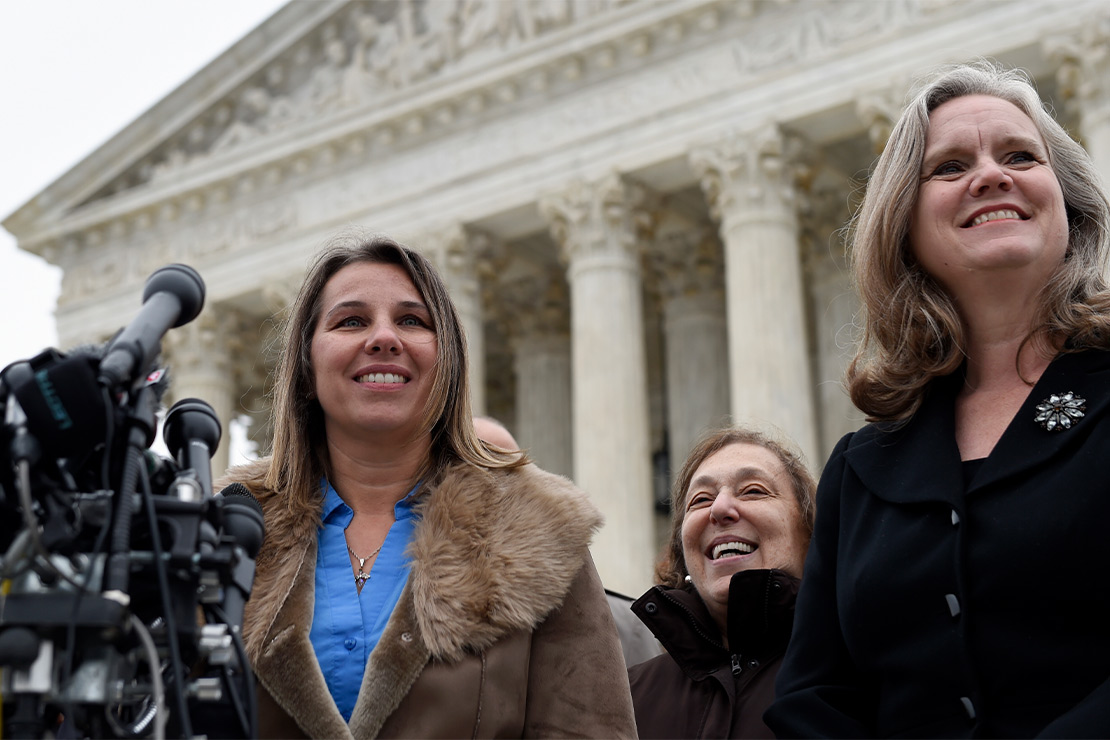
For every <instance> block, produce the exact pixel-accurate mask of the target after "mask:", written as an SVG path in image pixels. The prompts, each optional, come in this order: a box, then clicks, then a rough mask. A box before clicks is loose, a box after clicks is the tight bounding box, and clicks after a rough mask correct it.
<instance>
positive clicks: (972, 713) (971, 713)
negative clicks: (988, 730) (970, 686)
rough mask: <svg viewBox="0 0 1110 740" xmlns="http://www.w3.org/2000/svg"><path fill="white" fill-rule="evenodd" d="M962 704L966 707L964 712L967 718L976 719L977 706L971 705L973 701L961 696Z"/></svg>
mask: <svg viewBox="0 0 1110 740" xmlns="http://www.w3.org/2000/svg"><path fill="white" fill-rule="evenodd" d="M960 703H961V704H963V705H964V711H965V712H967V718H968V719H975V705H974V704H972V703H971V699H969V698H968V697H966V696H961V697H960Z"/></svg>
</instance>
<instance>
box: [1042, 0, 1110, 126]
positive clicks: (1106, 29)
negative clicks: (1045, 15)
mask: <svg viewBox="0 0 1110 740" xmlns="http://www.w3.org/2000/svg"><path fill="white" fill-rule="evenodd" d="M1042 45H1043V48H1044V51H1045V55H1046V56H1048V58H1049V59H1051V60H1052V61H1053V62H1054V63H1055V64H1056V65H1057V67H1056V84H1057V89H1058V91H1059V94H1060V97H1061V98H1063V100H1064V106H1065V108H1066V109H1067V112H1068V113H1069V114H1071V115H1074V116H1076V117H1077V118H1079V119H1080V120H1081V121H1082V122H1083V125H1084V127H1086V126H1088V125H1092V124H1094V123H1095V121H1092V120H1091V119H1092V118H1097V119H1098V123H1099V124H1101V123H1104V122H1105V121H1106V119H1107V118H1110V13H1105V12H1104V13H1103V14H1101V15H1100V16H1099V17H1096V18H1091V19H1089V22H1086V23H1084V24H1083V25H1082V26H1081V27H1080V28H1079V29H1078V30H1076V31H1074V32H1072V33H1067V34H1058V35H1055V36H1050V37H1048V38H1046V39H1045V40H1044V41H1043V42H1042Z"/></svg>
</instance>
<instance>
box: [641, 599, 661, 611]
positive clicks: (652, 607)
mask: <svg viewBox="0 0 1110 740" xmlns="http://www.w3.org/2000/svg"><path fill="white" fill-rule="evenodd" d="M644 611H645V612H647V613H648V614H655V612H657V611H659V607H658V606H656V605H655V602H654V601H649V602H648V603H646V604H644Z"/></svg>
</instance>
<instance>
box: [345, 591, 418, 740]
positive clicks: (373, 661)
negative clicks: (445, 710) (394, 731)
mask: <svg viewBox="0 0 1110 740" xmlns="http://www.w3.org/2000/svg"><path fill="white" fill-rule="evenodd" d="M430 657H431V650H429V649H428V646H427V641H426V640H424V639H423V636H422V635H421V633H420V625H419V624H417V621H416V615H415V612H414V609H413V597H412V586H411V583H410V584H406V585H405V588H404V590H403V591H402V592H401V598H400V600H399V601H398V602H397V606H396V607H395V608H394V610H393V614H392V615H391V616H390V617H389V622H388V623H387V624H386V627H385V631H384V632H383V633H382V636H381V639H380V640H379V641H378V644H377V646H376V647H375V648H374V650H373V652H371V653H370V662H369V663H367V665H366V673H364V674H363V676H362V686H361V687H360V688H359V691H358V700H357V701H356V702H355V709H354V711H353V712H352V713H351V725H350V727H351V734H352V735H353V736H354V737H358V738H369V737H377V736H378V732H380V731H381V729H382V725H383V724H384V723H385V721H386V720H387V719H388V718H389V716H390V715H391V714H393V712H394V711H396V709H397V707H398V706H400V704H401V701H402V700H403V699H404V698H405V696H407V695H408V693H409V689H411V688H412V685H413V684H414V683H415V682H416V679H417V678H419V677H420V674H421V672H422V671H423V670H424V666H425V665H427V663H428V659H429V658H430Z"/></svg>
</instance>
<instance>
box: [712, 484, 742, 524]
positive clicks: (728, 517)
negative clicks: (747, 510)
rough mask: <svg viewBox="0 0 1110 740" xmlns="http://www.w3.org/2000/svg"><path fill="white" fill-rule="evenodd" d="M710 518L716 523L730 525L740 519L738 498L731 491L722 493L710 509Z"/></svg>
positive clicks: (714, 500)
mask: <svg viewBox="0 0 1110 740" xmlns="http://www.w3.org/2000/svg"><path fill="white" fill-rule="evenodd" d="M709 516H710V517H711V518H712V519H713V521H714V522H724V523H730V522H734V521H736V520H737V519H739V518H740V509H739V506H738V502H737V500H736V497H735V496H733V495H732V493H731V492H729V491H721V492H720V493H719V494H718V495H717V497H716V498H715V499H713V505H712V506H710V507H709Z"/></svg>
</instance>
